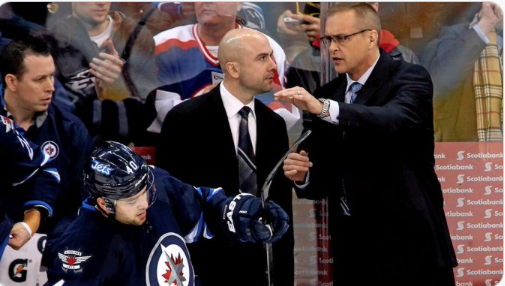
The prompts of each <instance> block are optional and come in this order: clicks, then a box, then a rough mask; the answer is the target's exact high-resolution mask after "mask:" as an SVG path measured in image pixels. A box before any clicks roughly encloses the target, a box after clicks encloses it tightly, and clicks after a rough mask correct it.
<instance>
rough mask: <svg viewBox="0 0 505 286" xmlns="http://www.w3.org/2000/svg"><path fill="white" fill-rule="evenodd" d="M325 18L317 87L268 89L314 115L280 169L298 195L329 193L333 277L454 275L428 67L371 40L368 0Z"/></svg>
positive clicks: (373, 279) (438, 281)
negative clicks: (305, 141)
mask: <svg viewBox="0 0 505 286" xmlns="http://www.w3.org/2000/svg"><path fill="white" fill-rule="evenodd" d="M327 19H328V20H327V23H326V30H325V34H326V35H325V37H324V38H323V43H324V44H325V46H326V47H327V48H329V51H330V55H331V56H332V59H333V61H334V64H335V70H336V72H337V74H339V76H338V77H337V78H336V79H334V80H332V81H330V82H329V83H328V84H326V85H324V86H322V87H321V88H319V89H318V90H316V92H315V96H312V95H310V94H309V93H308V92H306V91H305V90H304V89H302V88H300V87H294V88H292V89H287V90H284V91H280V92H278V93H276V94H275V97H276V99H277V100H282V101H286V102H292V103H294V104H295V105H296V106H297V107H298V108H301V109H303V110H306V111H308V112H310V113H311V114H313V115H317V117H319V118H314V128H313V133H312V135H313V138H312V146H311V153H310V154H307V153H306V152H304V151H301V152H300V153H292V154H290V155H289V156H288V159H286V160H285V162H284V171H285V175H286V176H287V177H288V178H289V179H291V180H292V181H294V182H295V184H296V185H297V194H298V195H299V196H302V197H307V198H311V199H319V198H323V197H328V204H329V210H330V214H329V215H330V218H329V220H330V234H331V247H332V250H333V255H334V276H335V278H334V279H335V282H336V284H337V285H344V286H345V285H375V284H384V285H409V286H411V285H417V286H421V285H422V286H435V285H439V286H442V285H443V286H448V285H454V284H455V282H454V275H453V272H452V267H454V266H456V264H457V263H456V258H455V255H454V250H453V247H452V244H451V240H450V236H449V231H448V228H447V222H446V219H445V216H444V210H443V203H444V202H443V197H442V191H441V187H440V184H439V182H438V180H437V176H436V174H435V171H434V168H433V167H434V156H433V152H434V138H433V110H432V109H433V107H432V98H433V86H432V83H431V79H430V76H429V74H428V72H427V71H426V70H425V69H424V68H423V67H421V66H419V65H412V64H409V63H406V62H404V61H394V60H393V59H392V58H391V57H390V56H389V55H387V54H386V53H385V52H384V51H382V50H380V49H379V47H378V40H379V39H378V31H380V29H381V25H380V20H379V17H378V16H377V13H376V12H375V11H374V10H373V9H372V8H371V7H370V6H369V5H367V4H365V3H362V4H356V5H353V6H350V7H342V6H336V7H335V8H332V9H330V11H329V13H328V18H327ZM360 87H362V88H361V90H359V89H360ZM358 90H359V91H358ZM318 99H319V100H318ZM309 157H310V159H309ZM309 169H310V176H307V173H308V172H309ZM363 274H366V275H363Z"/></svg>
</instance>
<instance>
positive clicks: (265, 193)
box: [261, 130, 312, 286]
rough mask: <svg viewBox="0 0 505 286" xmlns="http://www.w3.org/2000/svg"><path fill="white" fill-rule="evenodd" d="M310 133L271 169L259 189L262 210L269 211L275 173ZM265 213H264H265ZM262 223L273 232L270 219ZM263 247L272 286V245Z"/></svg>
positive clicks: (305, 134) (309, 131)
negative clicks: (271, 187)
mask: <svg viewBox="0 0 505 286" xmlns="http://www.w3.org/2000/svg"><path fill="white" fill-rule="evenodd" d="M310 133H312V130H307V131H305V132H304V133H303V134H302V136H300V138H298V140H296V142H295V143H294V144H293V146H291V148H289V150H288V152H286V154H284V156H282V158H281V159H280V160H279V162H277V165H275V167H274V168H273V170H272V172H270V174H269V175H268V177H267V179H266V180H265V183H264V184H263V187H262V188H261V202H262V204H263V209H264V210H268V209H270V199H269V197H270V186H271V185H272V181H273V179H274V176H275V173H277V171H278V170H279V168H280V166H281V165H282V163H283V162H284V160H286V158H287V157H288V155H289V154H290V153H292V152H294V151H295V149H296V148H297V147H298V146H299V145H300V144H301V143H302V142H303V141H305V139H307V137H309V135H310ZM265 213H266V212H265ZM263 221H264V222H265V224H267V225H268V226H269V227H270V229H271V230H272V231H273V228H272V226H271V225H270V223H271V222H270V218H269V217H268V216H265V217H263ZM264 246H265V251H266V254H267V268H266V275H267V278H268V285H269V286H272V285H273V280H272V278H273V273H274V262H273V253H272V244H271V243H264Z"/></svg>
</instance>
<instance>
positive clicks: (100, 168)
mask: <svg viewBox="0 0 505 286" xmlns="http://www.w3.org/2000/svg"><path fill="white" fill-rule="evenodd" d="M91 163H92V164H91V169H93V170H96V171H97V172H99V173H102V174H103V175H105V176H109V175H110V174H111V172H112V171H114V169H112V168H111V167H110V166H109V165H104V164H102V163H100V162H98V161H96V160H93V161H92V162H91Z"/></svg>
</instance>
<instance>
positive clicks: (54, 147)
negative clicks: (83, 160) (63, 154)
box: [41, 141, 60, 159]
mask: <svg viewBox="0 0 505 286" xmlns="http://www.w3.org/2000/svg"><path fill="white" fill-rule="evenodd" d="M41 149H42V150H43V151H44V153H46V154H47V155H48V156H49V157H51V159H54V158H56V157H57V156H58V154H59V153H60V148H58V144H56V143H55V142H53V141H46V142H44V143H43V144H42V146H41Z"/></svg>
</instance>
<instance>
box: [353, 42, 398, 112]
mask: <svg viewBox="0 0 505 286" xmlns="http://www.w3.org/2000/svg"><path fill="white" fill-rule="evenodd" d="M390 68H391V57H390V56H389V55H388V54H386V53H385V52H384V51H382V50H381V54H380V58H379V61H378V62H377V64H376V65H375V67H374V69H373V71H372V73H371V74H370V77H369V78H368V80H367V81H366V83H365V85H364V86H363V88H362V89H361V90H360V91H359V93H358V97H357V98H356V101H355V102H354V103H355V104H366V103H367V101H368V100H370V98H372V97H373V96H374V95H375V94H376V93H377V91H378V90H379V89H380V88H381V87H382V85H383V84H384V83H385V82H387V78H389V76H390V72H389V70H390Z"/></svg>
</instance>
